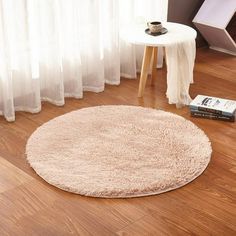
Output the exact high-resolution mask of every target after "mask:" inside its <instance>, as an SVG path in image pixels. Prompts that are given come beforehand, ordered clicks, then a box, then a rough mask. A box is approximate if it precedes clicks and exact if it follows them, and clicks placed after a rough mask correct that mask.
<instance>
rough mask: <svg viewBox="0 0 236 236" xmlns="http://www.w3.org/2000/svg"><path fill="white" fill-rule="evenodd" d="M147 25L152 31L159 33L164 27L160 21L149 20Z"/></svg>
mask: <svg viewBox="0 0 236 236" xmlns="http://www.w3.org/2000/svg"><path fill="white" fill-rule="evenodd" d="M147 26H148V28H149V30H150V32H151V33H158V32H160V31H161V29H162V24H161V22H160V21H152V22H148V23H147Z"/></svg>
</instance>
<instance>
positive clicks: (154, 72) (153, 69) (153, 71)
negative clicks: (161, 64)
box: [151, 47, 158, 85]
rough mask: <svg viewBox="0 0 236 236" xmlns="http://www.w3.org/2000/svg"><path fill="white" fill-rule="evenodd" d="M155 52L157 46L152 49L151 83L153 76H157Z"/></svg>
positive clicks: (153, 79)
mask: <svg viewBox="0 0 236 236" xmlns="http://www.w3.org/2000/svg"><path fill="white" fill-rule="evenodd" d="M157 52H158V48H157V47H154V48H153V51H152V81H151V84H152V85H153V84H154V81H155V78H156V77H157Z"/></svg>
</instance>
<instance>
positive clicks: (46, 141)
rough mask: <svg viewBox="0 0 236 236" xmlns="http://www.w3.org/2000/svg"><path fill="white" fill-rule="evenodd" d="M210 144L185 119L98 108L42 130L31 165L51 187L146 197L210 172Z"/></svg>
mask: <svg viewBox="0 0 236 236" xmlns="http://www.w3.org/2000/svg"><path fill="white" fill-rule="evenodd" d="M211 152H212V149H211V144H210V142H209V139H208V137H207V136H206V135H205V134H204V132H203V131H202V130H200V129H199V128H197V127H196V126H195V125H194V124H193V123H191V122H190V121H188V120H186V119H184V118H182V117H181V116H178V115H175V114H172V113H169V112H164V111H160V110H155V109H151V108H142V107H136V106H98V107H90V108H84V109H80V110H77V111H73V112H70V113H68V114H65V115H62V116H59V117H57V118H55V119H53V120H51V121H49V122H47V123H45V124H43V125H42V126H41V127H39V128H38V129H37V130H36V131H35V132H34V133H33V134H32V135H31V137H30V138H29V140H28V143H27V146H26V154H27V159H28V161H29V163H30V165H31V166H32V167H33V168H34V170H35V171H36V172H37V174H38V175H40V176H41V177H42V178H43V179H44V180H45V181H47V182H48V183H50V184H52V185H54V186H56V187H58V188H60V189H63V190H66V191H69V192H73V193H78V194H81V195H86V196H93V197H104V198H127V197H138V196H147V195H153V194H158V193H162V192H166V191H169V190H173V189H176V188H179V187H181V186H183V185H185V184H187V183H189V182H190V181H192V180H193V179H195V178H196V177H198V176H199V175H200V174H201V173H202V172H203V171H204V169H205V168H206V167H207V165H208V163H209V161H210V156H211Z"/></svg>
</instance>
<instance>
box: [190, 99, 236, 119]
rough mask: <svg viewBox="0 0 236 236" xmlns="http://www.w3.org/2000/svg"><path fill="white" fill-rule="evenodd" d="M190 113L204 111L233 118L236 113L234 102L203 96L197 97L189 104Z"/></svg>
mask: <svg viewBox="0 0 236 236" xmlns="http://www.w3.org/2000/svg"><path fill="white" fill-rule="evenodd" d="M190 109H191V111H195V112H196V111H206V112H209V113H214V114H219V115H225V116H233V115H234V114H235V111H236V101H233V100H229V99H223V98H217V97H210V96H205V95H197V97H196V98H195V99H194V100H193V101H192V102H191V103H190Z"/></svg>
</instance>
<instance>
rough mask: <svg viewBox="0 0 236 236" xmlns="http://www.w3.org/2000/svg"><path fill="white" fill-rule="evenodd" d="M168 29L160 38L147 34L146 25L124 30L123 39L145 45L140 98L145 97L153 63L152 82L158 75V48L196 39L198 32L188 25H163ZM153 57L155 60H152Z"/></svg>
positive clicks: (122, 32) (168, 23)
mask: <svg viewBox="0 0 236 236" xmlns="http://www.w3.org/2000/svg"><path fill="white" fill-rule="evenodd" d="M162 25H163V27H165V28H167V30H168V32H167V33H166V34H163V35H159V36H152V35H148V34H146V33H145V29H146V28H147V27H146V26H145V25H139V26H134V27H127V28H124V29H122V31H121V37H122V38H123V39H124V40H126V41H128V42H130V43H132V44H136V45H144V46H145V49H144V56H143V63H142V69H141V76H140V82H139V91H138V97H142V96H143V92H144V89H145V86H146V81H147V76H148V72H149V69H150V67H151V62H152V81H153V78H155V75H156V64H157V52H158V47H163V48H165V47H167V46H168V45H171V44H173V43H181V42H185V41H188V40H193V39H195V38H196V36H197V33H196V31H195V30H194V29H193V28H191V27H189V26H186V25H182V24H178V23H171V22H166V23H163V24H162ZM152 57H153V60H152Z"/></svg>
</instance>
